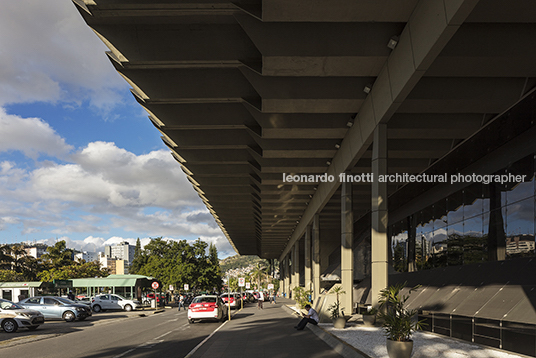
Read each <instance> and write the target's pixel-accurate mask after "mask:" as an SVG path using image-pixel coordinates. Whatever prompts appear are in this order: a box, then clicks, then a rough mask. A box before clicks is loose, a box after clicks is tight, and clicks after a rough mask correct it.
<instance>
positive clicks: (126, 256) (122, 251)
mask: <svg viewBox="0 0 536 358" xmlns="http://www.w3.org/2000/svg"><path fill="white" fill-rule="evenodd" d="M135 250H136V247H135V246H133V245H130V244H129V243H128V242H126V241H123V242H121V243H119V244H117V245H113V246H105V247H104V254H105V255H106V257H108V258H111V259H119V260H124V261H126V264H127V265H130V264H131V263H132V260H134V251H135Z"/></svg>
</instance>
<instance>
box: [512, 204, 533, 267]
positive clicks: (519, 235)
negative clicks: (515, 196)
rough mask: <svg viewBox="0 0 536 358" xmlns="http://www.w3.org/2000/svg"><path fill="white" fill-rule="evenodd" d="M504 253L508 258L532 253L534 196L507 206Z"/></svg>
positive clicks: (531, 254)
mask: <svg viewBox="0 0 536 358" xmlns="http://www.w3.org/2000/svg"><path fill="white" fill-rule="evenodd" d="M506 212H507V217H506V255H507V257H508V258H515V257H525V256H533V255H534V198H528V199H525V200H521V201H517V202H514V203H513V204H510V205H508V206H507V210H506Z"/></svg>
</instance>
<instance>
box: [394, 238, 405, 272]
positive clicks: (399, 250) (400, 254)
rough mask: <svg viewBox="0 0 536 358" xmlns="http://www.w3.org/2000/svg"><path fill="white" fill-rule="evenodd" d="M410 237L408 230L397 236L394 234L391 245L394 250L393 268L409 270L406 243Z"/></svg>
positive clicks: (402, 270) (400, 270)
mask: <svg viewBox="0 0 536 358" xmlns="http://www.w3.org/2000/svg"><path fill="white" fill-rule="evenodd" d="M407 239H408V232H407V231H403V232H400V233H398V234H397V235H395V236H392V239H391V245H392V251H393V268H394V269H395V270H396V271H398V272H406V271H407V267H408V265H407V260H406V243H407Z"/></svg>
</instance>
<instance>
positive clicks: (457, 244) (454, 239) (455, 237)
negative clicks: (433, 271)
mask: <svg viewBox="0 0 536 358" xmlns="http://www.w3.org/2000/svg"><path fill="white" fill-rule="evenodd" d="M447 233H448V238H447V255H448V259H447V264H448V266H455V265H462V264H463V222H459V223H457V224H452V225H450V223H449V226H448V229H447Z"/></svg>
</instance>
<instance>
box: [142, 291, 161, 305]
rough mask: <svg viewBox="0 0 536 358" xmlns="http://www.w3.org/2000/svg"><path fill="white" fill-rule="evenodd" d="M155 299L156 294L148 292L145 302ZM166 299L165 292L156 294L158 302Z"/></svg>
mask: <svg viewBox="0 0 536 358" xmlns="http://www.w3.org/2000/svg"><path fill="white" fill-rule="evenodd" d="M153 299H155V294H154V293H148V294H147V295H146V296H145V298H144V300H143V302H144V303H145V304H147V305H149V304H151V300H153ZM165 301H166V295H164V294H161V293H157V294H156V303H160V302H165Z"/></svg>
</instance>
